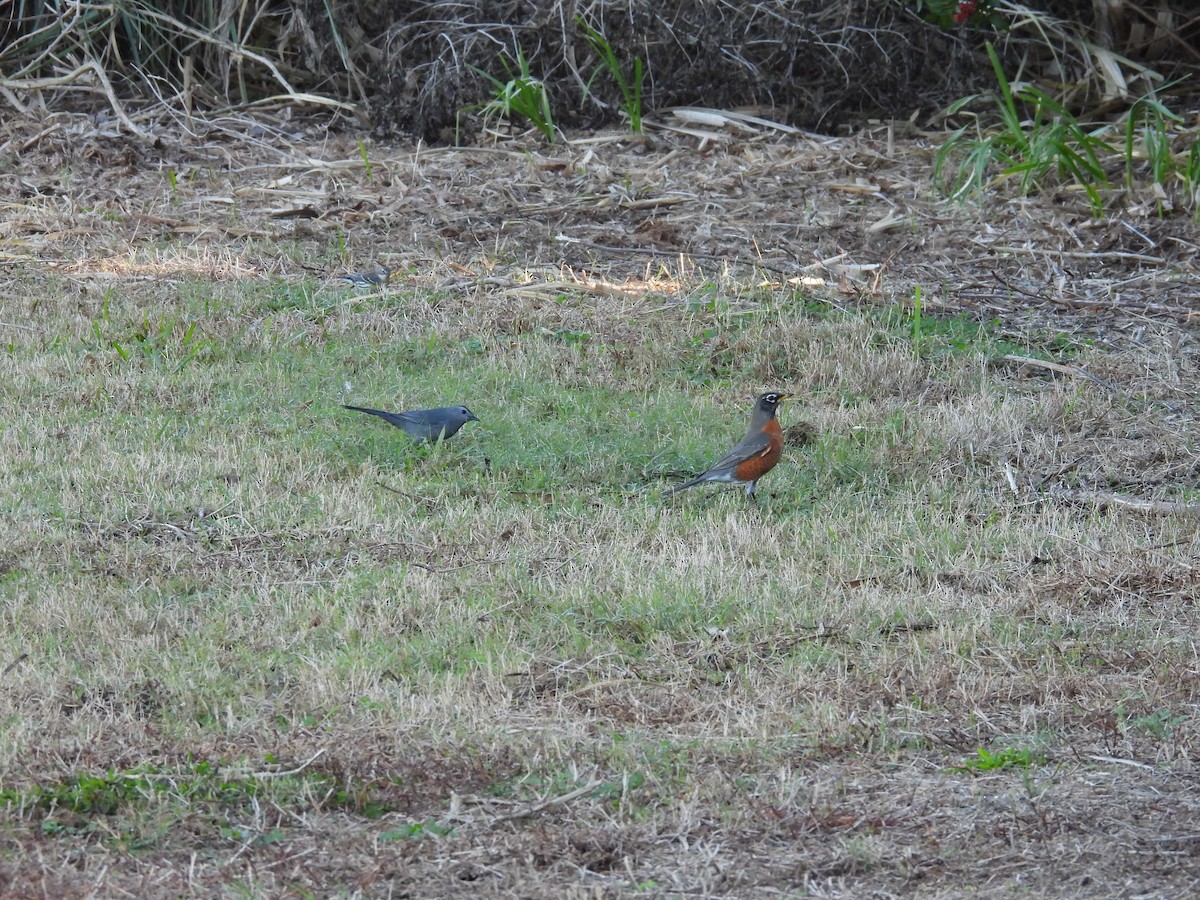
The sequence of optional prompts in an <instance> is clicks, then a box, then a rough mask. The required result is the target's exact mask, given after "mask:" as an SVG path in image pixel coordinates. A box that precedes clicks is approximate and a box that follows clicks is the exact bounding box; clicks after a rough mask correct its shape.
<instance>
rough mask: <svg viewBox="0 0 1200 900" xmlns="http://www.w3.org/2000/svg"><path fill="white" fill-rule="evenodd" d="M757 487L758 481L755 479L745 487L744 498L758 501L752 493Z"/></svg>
mask: <svg viewBox="0 0 1200 900" xmlns="http://www.w3.org/2000/svg"><path fill="white" fill-rule="evenodd" d="M757 487H758V479H757V478H756V479H754V481H752V482H750V483H749V484H748V485H746V496H747V497H749V498H750V499H751V500H755V501H757V500H758V497H757V496H756V495H755V493H754V491H755V490H756V489H757Z"/></svg>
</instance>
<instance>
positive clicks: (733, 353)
mask: <svg viewBox="0 0 1200 900" xmlns="http://www.w3.org/2000/svg"><path fill="white" fill-rule="evenodd" d="M12 127H13V128H14V129H15V128H16V126H12ZM718 137H720V135H718ZM229 140H230V142H231V143H236V142H235V139H233V138H230V139H229ZM885 146H886V147H893V146H894V142H891V141H888V140H886V139H885V137H884V136H883V135H882V134H880V135H877V136H875V137H872V136H871V135H869V134H867V135H863V136H859V137H857V138H842V139H828V141H826V142H825V143H820V142H817V141H814V140H810V139H808V138H782V137H769V136H768V137H764V138H762V139H759V140H755V141H746V142H743V141H740V140H738V141H731V140H723V141H718V143H717V146H716V149H715V150H714V149H713V148H707V149H704V150H703V152H702V151H701V149H700V148H698V147H697V146H696V141H695V140H694V139H693V138H681V137H678V136H676V137H670V136H666V137H660V138H658V139H657V143H655V142H646V141H643V140H642V139H640V138H639V139H629V138H627V137H622V136H620V135H613V136H611V137H610V138H607V139H605V140H604V141H593V142H592V143H588V144H578V145H575V146H561V145H560V146H556V147H554V148H548V147H546V146H543V145H539V144H538V143H537V142H536V141H535V140H534V139H532V138H525V139H524V143H520V142H519V141H514V142H511V143H510V144H507V145H504V146H502V147H500V148H497V149H496V150H495V151H494V152H492V153H485V152H483V151H480V150H462V151H449V150H429V149H428V148H418V149H413V148H401V147H377V148H374V149H373V150H372V151H371V152H372V154H373V155H372V157H371V160H370V162H371V165H370V166H366V165H364V160H363V158H362V157H361V155H360V153H359V151H358V150H357V149H355V147H354V145H353V144H352V143H349V144H347V145H346V146H341V145H338V144H337V143H336V142H334V143H333V144H329V145H325V146H322V147H321V148H319V150H318V148H316V147H312V146H306V147H304V148H302V149H303V151H304V152H303V153H301V152H300V148H298V147H286V148H284V149H282V150H279V151H278V152H276V151H275V150H271V151H270V152H268V151H264V150H262V149H261V148H259V147H257V146H255V147H252V148H249V149H247V148H246V147H243V146H241V145H237V146H233V147H232V150H231V151H230V154H228V155H227V156H224V157H221V159H222V160H228V159H235V158H236V159H238V160H239V162H238V165H237V166H233V165H232V164H230V163H228V162H220V161H215V160H217V157H215V156H213V155H212V154H209V153H206V152H205V151H204V148H202V147H200V146H198V145H191V144H188V143H186V142H179V143H173V142H172V141H166V142H165V143H164V145H163V146H161V147H157V148H153V149H150V148H146V147H140V148H134V149H133V150H130V151H129V152H130V153H132V155H133V161H132V162H130V163H129V165H128V166H127V167H120V166H115V163H114V161H115V160H118V159H119V158H120V153H121V152H123V151H122V148H124V147H126V144H125V143H124V141H123V139H119V138H110V139H103V138H97V139H93V140H92V141H91V143H88V142H87V141H85V140H84V139H83V138H79V137H78V136H73V135H71V134H69V133H65V132H64V133H60V134H58V135H51V136H47V137H43V138H42V139H41V140H40V141H39V142H37V144H36V149H35V150H34V151H32V152H30V153H29V154H27V155H26V156H24V157H22V158H21V160H20V161H19V162H18V163H16V164H15V166H16V168H15V171H16V173H17V176H12V175H8V176H6V178H8V179H9V180H14V178H15V177H18V176H19V179H20V181H21V183H23V184H26V185H31V186H32V187H31V188H30V189H29V190H28V191H26V192H25V193H22V194H21V195H20V196H21V198H22V199H21V200H20V202H19V203H13V204H12V205H11V206H10V207H9V208H8V209H7V211H5V212H3V213H2V214H0V225H3V226H4V227H5V230H6V232H7V233H8V234H9V235H10V236H11V237H12V238H13V240H12V242H11V244H10V246H9V248H8V249H6V250H4V251H3V253H4V255H3V256H0V286H2V288H3V289H2V290H0V337H2V338H3V346H2V350H3V352H2V353H0V408H3V410H4V411H5V415H4V418H3V421H2V423H0V446H2V450H0V453H2V462H3V465H2V466H0V497H2V498H3V501H2V502H0V527H2V528H3V532H4V535H5V540H4V543H3V546H2V547H0V614H2V616H3V627H0V672H3V682H2V684H3V691H2V693H0V717H2V718H0V721H3V729H2V730H0V829H2V830H0V847H2V848H3V852H2V853H0V893H3V894H4V895H5V896H14V897H17V896H82V895H96V896H118V895H122V894H125V893H131V894H136V895H139V896H210V897H211V896H293V895H294V896H371V897H374V896H414V897H416V896H420V897H439V896H446V897H449V896H465V895H472V896H522V897H547V898H552V897H555V898H556V897H593V896H647V897H649V896H712V897H758V896H772V895H779V896H839V897H863V896H868V895H869V894H871V892H880V893H879V896H886V895H915V894H919V895H922V896H930V897H957V896H963V895H964V894H968V895H973V896H996V897H1000V896H1012V895H1014V894H1018V895H1019V894H1022V893H1025V894H1028V895H1030V896H1046V895H1056V896H1073V895H1078V896H1090V897H1100V896H1112V897H1117V896H1121V897H1125V896H1134V895H1149V896H1183V895H1186V894H1189V893H1191V892H1194V891H1196V890H1197V883H1198V882H1200V866H1198V865H1197V863H1196V860H1195V856H1194V852H1193V851H1194V848H1195V847H1196V842H1197V840H1200V832H1198V831H1197V829H1196V827H1195V825H1194V822H1195V820H1196V817H1197V815H1198V814H1200V793H1198V792H1197V789H1196V788H1197V784H1196V774H1195V770H1194V766H1193V763H1192V755H1193V753H1194V752H1195V751H1196V747H1197V737H1198V735H1197V722H1198V719H1197V702H1198V696H1200V682H1198V680H1197V673H1198V665H1200V662H1198V659H1197V654H1196V648H1195V635H1196V632H1197V626H1198V625H1200V612H1198V610H1197V604H1196V599H1197V596H1198V594H1200V568H1198V567H1197V564H1196V554H1197V549H1198V542H1197V534H1196V521H1197V519H1196V516H1197V514H1200V504H1198V503H1197V502H1196V500H1197V498H1196V492H1197V490H1196V487H1197V486H1196V480H1197V470H1198V466H1200V458H1198V457H1197V452H1196V448H1197V438H1198V436H1200V427H1198V425H1197V421H1196V417H1195V410H1194V401H1195V397H1196V394H1197V391H1198V390H1200V374H1198V372H1200V368H1198V363H1200V352H1198V351H1197V347H1196V345H1195V342H1194V333H1193V331H1192V330H1191V326H1190V325H1189V324H1188V318H1187V314H1188V311H1189V309H1191V308H1193V304H1194V301H1195V296H1194V294H1195V291H1196V289H1195V288H1194V287H1193V285H1195V284H1196V283H1197V279H1196V278H1195V275H1196V266H1195V252H1194V251H1195V249H1196V247H1195V243H1194V242H1195V228H1194V225H1193V224H1192V223H1189V222H1187V221H1186V220H1180V219H1170V218H1168V219H1155V218H1151V217H1149V215H1147V216H1146V217H1145V218H1141V219H1138V220H1137V222H1136V229H1135V232H1136V234H1140V235H1142V236H1143V237H1145V238H1146V240H1147V241H1150V242H1151V244H1152V245H1153V246H1152V247H1149V246H1146V245H1145V244H1143V243H1141V242H1140V241H1138V239H1137V237H1136V234H1135V235H1131V234H1130V233H1129V230H1128V229H1126V228H1124V227H1123V226H1122V224H1121V223H1120V222H1119V221H1116V220H1105V221H1103V222H1100V223H1096V224H1093V223H1092V222H1090V221H1088V220H1087V218H1086V203H1087V199H1086V198H1082V199H1081V198H1079V197H1075V198H1069V197H1068V198H1066V199H1064V198H1062V197H1057V198H1056V197H1038V198H1033V199H1032V200H1028V201H1022V202H1020V203H1017V202H1015V201H1003V200H999V201H996V203H995V204H994V205H993V206H990V207H983V206H981V207H970V208H968V207H946V206H943V205H941V204H939V203H937V202H936V201H935V200H934V199H933V198H932V196H931V195H930V193H929V187H928V181H927V178H928V174H927V173H928V166H929V161H930V154H929V152H928V148H927V147H925V146H924V145H923V144H921V142H920V141H915V140H914V141H911V142H903V141H902V142H900V145H899V147H900V148H899V150H897V151H895V155H894V156H888V155H887V153H885V151H884V149H883V148H884V147H885ZM89 148H90V149H89ZM85 151H87V152H85ZM234 151H237V153H241V156H238V155H237V153H235V152H234ZM889 152H890V151H889ZM256 154H258V156H256ZM259 156H261V157H262V158H263V161H262V163H261V165H257V166H256V165H252V164H251V163H252V162H253V161H254V160H255V159H258V158H259ZM168 172H169V173H170V177H169V178H168V177H167V175H166V174H165V173H168ZM864 172H865V173H868V174H866V175H863V174H861V173H864ZM918 172H925V173H926V174H925V175H923V176H918V174H917V173H918ZM855 173H859V174H855ZM855 179H858V180H857V181H856V180H855ZM864 179H865V180H864ZM14 183H15V182H14ZM854 185H858V188H857V189H854V190H852V189H851V188H852V187H853V186H854ZM1071 204H1076V205H1075V206H1072V205H1071ZM305 210H307V211H305ZM298 211H299V212H298ZM1081 211H1082V212H1081ZM879 222H884V223H885V225H884V226H882V227H878V228H876V227H874V226H875V225H877V224H878V223H879ZM1081 223H1082V224H1081ZM814 260H815V261H814ZM379 261H382V262H384V263H385V264H387V265H389V266H391V267H392V268H393V269H394V271H395V277H394V278H393V280H392V281H391V283H390V284H388V285H387V286H386V287H382V288H372V289H367V290H364V289H355V288H351V287H348V286H345V285H342V284H340V283H339V282H338V281H337V280H336V279H335V278H333V277H330V276H331V275H335V274H336V273H338V272H345V271H351V270H364V269H368V268H370V267H371V266H373V265H374V264H375V263H376V262H379ZM768 389H781V390H786V391H789V392H791V393H793V394H794V395H795V398H794V399H793V400H790V401H788V402H787V403H785V404H784V406H783V408H782V410H781V413H780V419H781V421H782V424H783V426H784V428H785V430H786V431H787V434H788V446H787V449H786V451H785V456H784V459H783V461H782V462H781V463H780V465H779V466H778V468H777V469H776V470H775V471H774V472H772V473H771V474H770V475H769V476H767V477H766V478H765V479H764V480H763V481H762V483H761V484H760V486H759V497H758V502H757V503H750V502H748V501H747V499H746V498H745V497H744V495H743V494H742V492H741V491H740V490H737V489H727V488H721V487H711V486H710V487H701V488H697V489H694V490H690V491H687V492H684V493H681V494H679V495H677V496H675V497H672V498H670V499H666V500H664V499H663V498H662V497H661V493H662V491H663V490H664V489H665V488H666V487H669V486H670V485H672V484H676V483H678V482H679V481H681V480H682V479H683V478H684V477H685V476H687V475H689V474H694V473H696V472H699V471H702V470H703V469H704V468H705V466H706V465H708V464H709V463H711V462H712V461H714V460H715V459H716V458H717V457H719V456H720V455H721V454H722V453H723V452H724V451H725V450H727V449H728V448H729V447H730V446H732V444H733V443H734V442H735V441H737V440H738V439H739V438H740V437H741V436H742V434H743V432H744V430H745V427H746V422H747V420H748V415H749V409H750V404H751V401H752V398H753V396H754V395H755V394H757V393H758V392H760V391H763V390H768ZM343 403H352V404H357V405H365V406H371V407H379V408H385V409H395V410H399V409H411V408H417V407H428V406H440V405H447V404H457V403H464V404H466V405H467V406H469V407H470V408H471V409H472V410H473V411H474V413H475V414H476V415H477V416H478V417H479V419H480V420H481V421H479V422H477V423H476V422H472V423H468V425H467V426H466V427H464V428H463V430H462V431H460V432H459V433H458V434H457V435H456V436H455V437H454V438H453V439H451V440H449V441H447V442H445V443H442V444H438V445H435V446H414V445H413V444H412V443H411V442H410V441H408V440H407V439H406V437H405V436H404V435H403V434H402V433H401V432H400V431H399V430H397V429H394V428H391V427H389V426H388V425H386V424H385V423H384V422H382V421H380V420H378V419H374V418H371V417H367V416H362V415H360V414H358V413H353V412H348V411H346V410H344V409H342V408H341V404H343Z"/></svg>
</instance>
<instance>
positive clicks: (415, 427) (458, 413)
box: [346, 406, 479, 443]
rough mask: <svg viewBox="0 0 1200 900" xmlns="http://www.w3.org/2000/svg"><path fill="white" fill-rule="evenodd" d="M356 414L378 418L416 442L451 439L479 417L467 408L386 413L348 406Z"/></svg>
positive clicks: (445, 407)
mask: <svg viewBox="0 0 1200 900" xmlns="http://www.w3.org/2000/svg"><path fill="white" fill-rule="evenodd" d="M346 409H352V410H354V411H355V412H361V413H366V414H367V415H371V416H378V417H379V418H381V419H383V420H384V421H385V422H389V423H391V424H392V425H395V426H396V427H397V428H399V429H400V430H401V431H403V432H404V433H405V434H407V435H408V436H409V437H410V438H412V439H413V440H414V441H417V442H418V443H420V442H421V441H436V440H437V439H438V438H439V437H442V436H443V435H444V439H448V438H451V437H453V436H454V435H455V433H456V432H457V431H458V429H460V428H462V427H463V426H464V425H466V424H467V423H468V422H478V421H479V419H478V417H477V416H476V415H475V414H474V413H473V412H471V411H470V410H469V409H467V408H466V407H465V406H439V407H436V408H434V409H414V410H410V411H408V412H398V413H394V412H385V411H384V410H382V409H370V408H369V407H366V406H347V407H346Z"/></svg>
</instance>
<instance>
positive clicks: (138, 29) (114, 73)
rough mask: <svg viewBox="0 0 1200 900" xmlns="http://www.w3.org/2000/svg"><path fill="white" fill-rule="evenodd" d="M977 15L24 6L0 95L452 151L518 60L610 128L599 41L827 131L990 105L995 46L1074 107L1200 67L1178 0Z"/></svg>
mask: <svg viewBox="0 0 1200 900" xmlns="http://www.w3.org/2000/svg"><path fill="white" fill-rule="evenodd" d="M987 6H988V9H989V11H990V12H989V18H988V19H987V20H986V21H984V22H983V27H982V28H980V27H951V28H948V27H946V26H945V25H944V23H940V22H932V21H929V20H928V19H927V18H924V17H923V16H922V14H921V8H920V4H917V3H916V2H915V0H914V2H893V3H879V2H878V0H835V2H831V3H824V4H812V3H807V2H801V0H790V2H783V3H766V2H749V3H722V4H695V3H690V2H684V0H668V2H665V3H664V2H657V0H616V2H614V0H590V2H579V0H575V2H571V3H567V2H565V0H554V2H551V3H547V4H539V5H538V6H537V8H536V9H535V10H534V11H532V12H531V11H530V9H529V8H528V6H527V5H525V4H519V3H516V2H515V0H478V2H474V3H471V4H454V5H448V4H442V3H411V2H394V3H388V4H365V3H362V4H341V5H337V6H334V5H330V4H327V3H325V2H324V0H285V2H272V0H253V2H247V3H241V4H228V3H218V2H216V0H204V2H201V3H185V2H183V0H128V2H125V3H121V4H110V5H102V4H88V3H83V2H79V0H75V2H69V0H26V2H20V3H16V4H10V5H9V6H8V8H7V13H3V12H0V38H3V40H2V41H0V72H3V77H2V78H0V93H2V95H3V98H4V100H5V101H6V102H7V103H8V105H9V106H11V107H13V108H15V109H17V110H19V111H21V112H23V113H27V114H34V113H36V112H37V111H38V110H40V109H43V108H47V107H52V106H55V105H61V104H63V103H65V102H67V100H68V99H70V100H72V101H75V100H76V99H77V98H80V97H85V98H86V97H87V96H88V95H89V94H97V95H99V96H100V97H102V98H103V101H104V102H106V103H107V104H109V105H110V106H111V107H112V108H113V110H114V111H115V112H116V114H117V116H118V117H120V119H121V121H122V123H123V124H124V125H125V126H126V127H127V128H130V129H136V124H135V118H136V117H133V116H131V115H130V114H129V113H128V112H127V110H128V109H129V108H130V106H129V101H130V100H132V99H137V100H138V101H139V103H138V108H139V109H141V108H144V107H145V103H146V101H151V102H152V103H158V104H160V105H163V106H166V107H168V108H170V109H171V110H172V111H180V110H182V111H184V112H188V113H190V112H191V111H192V110H193V109H194V108H218V109H219V108H223V107H229V106H245V105H249V104H262V103H269V102H287V103H324V104H327V105H335V106H338V105H342V108H346V109H352V110H353V111H355V112H357V113H358V114H359V115H360V116H364V117H365V116H367V115H368V114H369V116H370V119H371V121H372V123H373V125H374V126H375V127H376V129H377V130H379V131H381V132H387V131H392V132H396V131H400V132H409V133H412V134H415V135H418V136H422V137H426V138H432V139H442V140H450V139H452V138H453V136H454V126H455V122H456V117H457V116H458V114H459V113H460V111H462V110H463V109H465V108H470V107H480V106H481V105H483V104H486V102H487V101H488V99H489V92H490V91H491V90H492V87H493V86H492V84H491V83H490V82H489V81H488V79H487V77H486V73H489V72H491V73H496V74H498V73H500V72H502V71H503V64H504V62H505V61H511V60H516V59H518V58H521V57H523V58H525V59H527V60H528V61H529V67H530V70H531V73H532V75H533V77H535V78H536V79H537V80H538V81H539V82H540V83H541V84H543V85H545V89H546V92H547V96H548V99H549V102H550V103H551V105H552V106H553V110H554V119H555V121H557V122H558V123H559V124H561V125H566V126H576V127H578V126H589V125H600V124H607V123H611V122H614V121H616V120H617V118H618V114H619V111H620V110H621V108H622V105H623V104H622V99H623V98H622V96H621V92H620V88H619V85H618V84H615V83H613V80H612V79H606V78H604V77H596V75H597V72H598V71H600V70H602V64H603V62H604V61H603V59H602V58H601V57H600V55H598V53H597V50H596V44H595V42H594V41H593V40H591V38H590V36H591V35H599V36H601V37H602V38H603V41H604V43H605V45H606V46H608V47H611V48H612V50H613V53H614V59H615V60H616V61H617V62H619V63H621V64H624V65H630V66H631V65H632V63H633V61H634V60H635V59H639V60H642V61H643V63H644V66H645V84H644V95H643V96H642V100H643V102H644V103H645V106H646V108H647V109H653V108H665V107H671V106H680V105H687V106H707V107H716V108H722V109H733V108H737V107H743V106H747V105H752V106H758V107H769V108H771V109H772V111H773V115H772V117H773V118H775V119H778V120H781V121H787V122H790V123H792V124H795V125H800V126H803V127H808V128H820V129H824V130H831V129H832V127H833V125H834V124H835V123H839V122H843V121H846V120H847V119H854V118H861V117H864V116H872V115H878V116H885V117H889V118H908V117H909V116H910V115H912V114H914V113H922V114H929V113H933V112H936V111H937V110H940V109H942V108H944V107H945V106H946V105H947V104H949V103H950V102H952V101H953V100H955V99H957V98H959V97H961V96H963V95H965V94H969V93H972V92H977V91H980V90H982V89H984V88H985V86H986V85H987V83H988V82H990V79H991V68H990V66H989V64H988V60H987V57H986V55H985V53H984V52H983V47H984V43H985V41H986V40H989V39H990V40H992V42H993V43H995V44H997V46H998V47H999V50H1000V53H1001V56H1002V58H1003V59H1004V61H1005V64H1006V67H1008V68H1010V69H1011V70H1012V71H1018V70H1019V71H1020V72H1021V73H1023V75H1025V76H1027V77H1029V78H1031V79H1038V78H1046V79H1049V80H1052V81H1054V82H1055V83H1056V84H1058V85H1068V86H1071V88H1070V91H1071V93H1072V97H1073V98H1074V99H1075V100H1077V101H1078V102H1080V103H1098V102H1102V101H1104V100H1114V99H1116V100H1121V99H1124V98H1125V96H1127V95H1128V94H1130V93H1131V91H1130V79H1131V77H1136V76H1139V75H1141V76H1143V77H1149V76H1148V75H1147V70H1146V67H1147V66H1152V67H1153V68H1154V69H1156V70H1157V72H1156V73H1155V74H1162V75H1164V76H1167V75H1169V74H1170V71H1171V70H1177V69H1179V68H1180V67H1185V68H1186V67H1187V66H1191V67H1193V68H1194V67H1196V66H1197V65H1200V52H1198V51H1196V50H1195V49H1194V48H1195V46H1196V37H1197V32H1198V31H1200V23H1197V22H1195V21H1194V20H1192V19H1193V18H1194V17H1189V16H1188V15H1186V14H1185V12H1184V11H1183V8H1182V0H1161V2H1160V3H1159V4H1158V8H1157V9H1156V11H1155V14H1154V15H1153V16H1152V17H1151V18H1146V14H1145V13H1144V12H1143V11H1142V9H1141V7H1139V6H1135V5H1134V4H1132V3H1124V4H1122V3H1117V4H1115V5H1114V4H1108V5H1106V6H1104V8H1103V9H1101V10H1099V11H1097V10H1094V9H1093V7H1092V4H1091V3H1090V2H1088V3H1084V2H1082V0H1043V2H1041V3H1039V4H1037V8H1033V7H1031V6H1028V5H1024V4H1021V3H1017V2H1012V0H991V2H990V3H988V4H987ZM1175 6H1178V7H1179V10H1178V11H1176V10H1175V9H1174V7H1175ZM5 15H7V18H6V19H5V18H3V16H5ZM997 24H999V25H1001V26H1002V27H1001V28H1000V29H997V27H996V25H997ZM1132 93H1133V94H1136V93H1138V92H1137V91H1133V92H1132Z"/></svg>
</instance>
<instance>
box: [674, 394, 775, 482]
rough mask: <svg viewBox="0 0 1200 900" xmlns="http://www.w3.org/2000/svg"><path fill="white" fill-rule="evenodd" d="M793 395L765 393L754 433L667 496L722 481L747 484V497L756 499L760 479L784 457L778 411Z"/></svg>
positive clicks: (757, 408) (756, 409) (759, 402)
mask: <svg viewBox="0 0 1200 900" xmlns="http://www.w3.org/2000/svg"><path fill="white" fill-rule="evenodd" d="M790 396H791V394H781V393H779V392H778V391H769V392H768V393H766V394H761V395H760V396H759V398H758V399H757V400H755V401H754V413H753V415H752V416H751V418H750V430H749V431H747V432H746V436H745V437H744V438H742V440H741V443H739V444H738V445H737V446H736V447H734V448H733V449H732V450H730V451H729V452H728V453H726V454H725V455H724V456H722V457H721V458H720V459H719V460H717V462H716V464H715V465H713V466H712V467H711V468H709V470H708V471H707V472H705V473H704V474H703V475H697V476H696V477H695V478H693V479H692V480H691V481H685V482H684V483H683V484H680V485H676V486H675V487H673V488H670V489H669V490H666V491H663V496H664V497H667V496H670V495H671V494H674V493H675V492H676V491H682V490H683V489H684V488H690V487H692V486H693V485H697V484H700V483H702V482H705V481H722V482H726V483H733V484H744V485H745V486H746V496H747V497H751V498H753V497H754V488H755V486H756V485H757V484H758V479H760V478H762V477H763V476H764V475H766V474H767V473H768V472H770V471H771V470H772V469H773V468H775V464H776V463H777V462H779V457H781V456H782V455H783V430H782V429H781V428H780V427H779V421H778V420H777V419H776V418H775V410H777V409H778V408H779V404H780V403H782V402H783V401H784V400H787V399H788V398H789V397H790Z"/></svg>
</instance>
